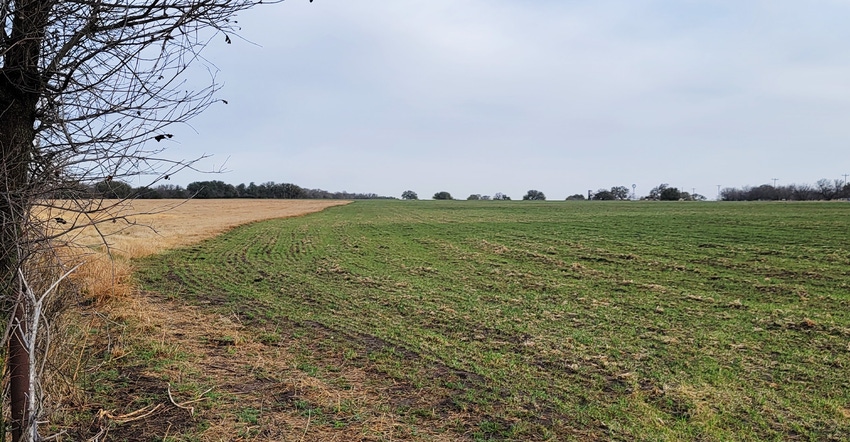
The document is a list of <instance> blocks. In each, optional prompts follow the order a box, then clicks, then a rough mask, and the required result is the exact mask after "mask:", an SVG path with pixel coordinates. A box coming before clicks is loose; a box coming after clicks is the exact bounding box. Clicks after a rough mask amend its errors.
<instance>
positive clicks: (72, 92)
mask: <svg viewBox="0 0 850 442" xmlns="http://www.w3.org/2000/svg"><path fill="white" fill-rule="evenodd" d="M311 1H312V0H311ZM260 3H263V0H232V1H230V0H148V1H140V0H108V1H96V0H71V1H57V0H15V1H10V0H3V1H2V3H0V21H1V22H2V29H0V56H2V61H0V63H2V65H0V182H1V183H2V187H0V303H1V305H2V309H3V310H2V311H3V312H4V313H5V315H6V316H5V319H6V323H7V324H8V329H7V332H6V336H5V339H6V343H7V347H6V348H7V352H8V354H7V355H6V356H7V357H6V358H4V360H5V361H6V364H7V369H6V373H7V376H8V378H7V379H6V381H7V383H6V385H7V386H8V398H7V400H8V401H9V402H8V404H9V410H10V413H9V414H8V416H10V422H9V425H8V428H10V429H11V433H12V440H13V441H15V442H17V441H31V440H38V439H39V438H40V436H39V435H38V432H37V428H36V420H37V418H38V415H39V413H40V409H39V407H40V401H39V398H40V393H39V391H38V389H37V387H38V376H37V374H38V371H37V370H36V365H38V364H37V362H38V361H36V356H37V355H38V354H42V353H43V351H39V350H38V349H37V347H38V345H41V344H38V345H37V342H42V341H43V340H42V339H41V338H40V337H39V336H40V335H39V333H40V332H39V330H43V329H44V327H41V328H39V327H38V325H39V321H40V320H42V319H43V316H44V315H45V305H47V303H49V296H50V294H52V293H53V292H55V289H56V284H57V282H58V281H60V280H61V279H62V278H64V276H66V275H67V273H68V271H69V270H70V269H67V268H63V267H61V265H59V264H56V260H55V259H54V258H55V255H53V252H54V250H55V244H56V241H58V240H61V238H63V235H66V234H67V232H69V231H72V230H74V229H80V228H82V227H84V226H87V225H92V224H97V223H99V222H104V221H110V220H112V219H114V215H113V212H110V208H114V207H113V206H112V205H111V203H108V204H107V203H104V202H103V201H97V200H92V199H90V195H89V194H88V193H87V189H90V188H91V187H92V185H93V184H95V183H99V182H111V181H113V180H119V179H127V178H129V177H139V176H143V177H146V179H147V180H148V182H150V184H155V183H157V182H159V181H161V180H167V179H168V178H169V176H170V175H171V174H173V173H175V172H177V171H178V170H181V169H184V168H186V167H189V168H191V167H193V164H194V161H193V160H173V159H168V158H166V157H164V156H163V155H162V153H163V150H164V148H165V147H166V146H167V144H168V142H169V140H170V139H171V138H172V135H171V134H170V133H169V132H168V128H169V127H170V126H172V125H174V124H177V123H184V122H186V121H187V120H189V119H190V118H192V117H193V116H195V115H197V114H198V113H200V112H202V111H203V110H204V109H206V108H207V107H209V106H210V105H212V104H213V103H216V102H219V101H221V102H224V100H217V99H216V94H215V93H216V91H217V90H218V84H217V83H216V81H215V69H214V67H212V66H209V64H208V63H206V62H205V60H204V59H203V58H202V57H201V55H200V52H201V50H202V49H203V48H205V47H206V46H207V45H208V44H209V43H210V42H211V41H220V42H222V43H230V40H231V37H232V36H233V35H234V33H235V32H237V31H238V24H237V22H236V21H235V20H234V18H235V14H237V13H238V12H240V11H243V10H245V9H248V8H251V7H253V6H255V5H256V4H260ZM265 3H269V2H265ZM198 66H200V67H201V68H205V69H206V72H207V73H208V74H209V78H208V81H205V82H204V83H202V84H196V83H194V82H193V80H192V78H194V77H193V76H190V75H187V74H188V72H189V70H190V69H194V68H197V67H198ZM193 67H194V68H193ZM224 103H225V104H226V102H224ZM68 201H71V202H68ZM52 208H61V209H63V210H69V211H70V213H72V215H71V216H66V217H59V216H56V217H50V218H48V217H45V216H43V215H42V214H43V213H47V212H46V210H48V209H52ZM104 212H106V215H105V216H104V215H103V213H104ZM45 275H48V276H49V277H45ZM51 275H52V276H51Z"/></svg>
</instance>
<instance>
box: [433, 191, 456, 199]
mask: <svg viewBox="0 0 850 442" xmlns="http://www.w3.org/2000/svg"><path fill="white" fill-rule="evenodd" d="M434 199H435V200H451V199H454V198H452V194H450V193H449V192H446V191H442V192H437V193H435V194H434Z"/></svg>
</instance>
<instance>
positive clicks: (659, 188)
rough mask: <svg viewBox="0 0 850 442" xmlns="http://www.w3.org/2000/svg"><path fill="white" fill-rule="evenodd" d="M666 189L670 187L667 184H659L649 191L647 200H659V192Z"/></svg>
mask: <svg viewBox="0 0 850 442" xmlns="http://www.w3.org/2000/svg"><path fill="white" fill-rule="evenodd" d="M668 187H670V185H669V184H667V183H662V184H659V185H657V186H655V187H653V188H652V190H650V191H649V199H651V200H660V199H661V192H663V191H664V189H666V188H668Z"/></svg>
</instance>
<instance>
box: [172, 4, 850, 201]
mask: <svg viewBox="0 0 850 442" xmlns="http://www.w3.org/2000/svg"><path fill="white" fill-rule="evenodd" d="M848 12H850V4H848V2H845V1H837V0H835V1H826V0H822V1H812V2H806V3H801V2H791V1H771V2H767V1H745V2H741V1H735V2H733V1H710V2H709V1H697V0H695V1H687V2H682V1H614V0H610V1H609V0H599V1H593V2H590V1H570V2H552V1H534V2H519V1H499V0H488V1H483V0H468V1H442V0H441V1H437V0H431V1H406V2H378V1H345V2H342V1H332V0H317V1H316V2H313V3H312V4H308V3H307V2H306V1H295V0H291V1H288V2H286V3H283V4H279V5H274V6H269V7H264V8H258V9H256V10H254V11H251V12H249V13H247V14H246V15H245V17H243V19H242V21H241V23H242V24H243V25H244V36H245V37H246V38H247V39H249V40H251V41H255V42H257V43H258V44H259V45H260V46H254V45H251V44H248V43H247V42H244V41H241V40H234V44H233V45H225V44H224V42H223V38H222V39H221V40H222V41H221V42H218V41H216V42H214V44H213V45H211V47H210V48H209V51H208V53H207V56H208V57H209V58H210V60H211V61H212V62H214V63H215V64H216V65H217V66H219V67H220V68H221V72H220V74H219V76H220V78H221V79H222V80H224V81H225V88H224V89H223V91H222V97H223V98H226V99H228V101H229V102H230V103H231V104H230V105H228V106H216V107H214V108H213V109H211V110H210V111H209V112H207V113H206V114H205V115H203V116H202V117H200V118H199V119H198V120H196V121H195V122H194V123H193V126H194V127H195V128H196V129H197V131H198V132H199V134H194V133H193V132H191V131H185V133H181V137H180V139H181V144H179V145H178V146H177V148H176V152H177V153H178V154H179V155H181V156H191V155H193V154H198V153H199V152H212V153H215V155H216V156H215V160H214V161H216V162H217V163H220V162H222V161H223V160H224V159H225V158H229V160H228V163H227V165H228V168H229V169H231V170H232V172H231V173H229V174H226V175H223V176H220V177H216V178H219V179H223V180H225V181H229V182H233V183H238V182H247V181H251V180H255V181H268V180H271V181H278V182H282V181H287V182H295V183H298V184H300V185H304V186H308V187H322V188H325V189H328V190H350V191H363V192H377V193H381V194H389V195H396V196H397V195H399V194H400V193H401V191H403V190H405V189H408V188H409V189H413V190H416V191H417V192H419V193H420V196H430V195H431V194H433V193H434V192H436V191H438V190H448V191H450V192H452V194H453V195H455V196H458V197H465V196H466V195H468V194H470V193H485V194H492V193H495V192H497V191H501V192H506V193H508V194H511V195H513V196H514V197H519V196H521V195H522V194H523V193H524V192H525V191H526V190H528V189H530V188H537V189H539V190H542V191H544V192H546V194H547V195H549V196H550V198H563V197H565V196H566V195H569V194H572V193H576V192H586V190H587V189H596V188H598V187H610V186H613V185H631V184H632V183H636V184H638V187H639V189H638V190H639V193H640V192H641V189H643V191H644V193H646V191H648V189H649V188H650V187H652V186H654V185H657V184H658V183H660V182H669V183H670V184H671V185H675V186H681V187H683V188H685V189H688V190H690V189H691V188H696V189H697V191H698V192H701V193H704V194H706V195H709V196H714V194H715V193H716V186H715V185H716V184H724V185H729V186H740V185H744V184H760V183H764V182H769V180H770V179H771V178H773V177H777V178H780V182H786V183H787V182H791V181H797V182H813V181H815V180H817V179H819V178H821V177H829V178H833V177H837V176H839V175H840V174H842V173H846V172H847V171H846V170H845V169H850V165H848V164H846V161H844V162H842V157H843V156H845V155H844V152H845V151H846V145H847V143H848V138H850V137H848V135H850V134H848V130H847V129H846V128H847V127H848V124H847V121H848V119H850V75H849V74H850V55H848V52H847V51H846V50H845V45H846V42H847V41H850V30H848V29H847V26H846V25H845V24H844V23H843V22H842V20H841V17H847V16H848ZM209 178H210V177H209V176H201V177H198V176H195V175H193V174H185V176H183V177H180V179H182V180H185V181H186V182H188V181H191V180H194V179H209Z"/></svg>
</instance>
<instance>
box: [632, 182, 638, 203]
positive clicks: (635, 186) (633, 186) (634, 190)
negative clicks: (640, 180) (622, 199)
mask: <svg viewBox="0 0 850 442" xmlns="http://www.w3.org/2000/svg"><path fill="white" fill-rule="evenodd" d="M632 199H633V200H636V199H637V184H632Z"/></svg>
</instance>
